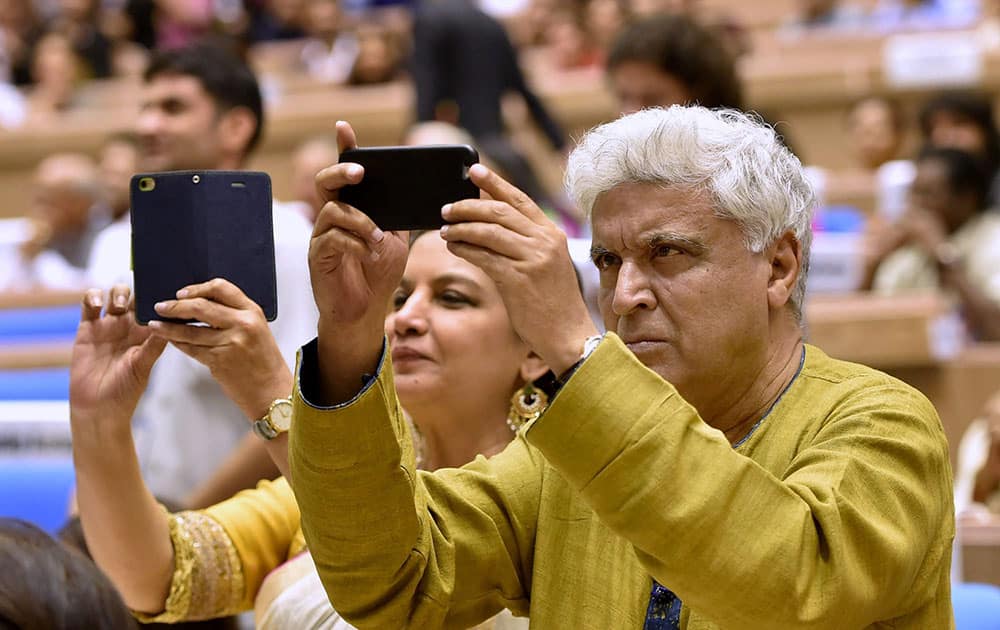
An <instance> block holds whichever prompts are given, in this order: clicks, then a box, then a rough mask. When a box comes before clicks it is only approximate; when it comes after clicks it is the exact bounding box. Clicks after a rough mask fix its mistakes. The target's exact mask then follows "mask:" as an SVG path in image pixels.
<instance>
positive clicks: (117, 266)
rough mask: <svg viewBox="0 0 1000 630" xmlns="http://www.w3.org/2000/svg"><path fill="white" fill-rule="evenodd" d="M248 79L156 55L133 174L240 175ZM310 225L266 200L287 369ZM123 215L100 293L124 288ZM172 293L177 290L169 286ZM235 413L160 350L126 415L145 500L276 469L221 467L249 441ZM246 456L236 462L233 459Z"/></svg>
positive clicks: (297, 327)
mask: <svg viewBox="0 0 1000 630" xmlns="http://www.w3.org/2000/svg"><path fill="white" fill-rule="evenodd" d="M263 116H264V114H263V107H262V104H261V96H260V90H259V87H258V84H257V80H256V78H255V77H254V75H253V72H252V71H251V70H250V69H249V68H248V67H247V66H246V65H245V64H244V63H243V62H242V61H241V60H239V59H238V58H237V57H235V56H234V55H232V54H231V53H229V52H228V51H225V50H223V49H220V48H218V47H216V46H212V45H206V44H199V45H195V46H192V47H188V48H184V49H180V50H174V51H169V52H163V53H159V54H157V55H156V56H155V57H154V58H153V60H152V61H151V63H150V65H149V67H148V68H147V70H146V72H145V75H144V86H143V95H142V101H141V111H140V114H139V116H138V118H137V121H136V129H135V131H136V134H137V136H138V139H139V143H140V158H139V167H140V169H141V170H143V171H170V170H239V169H241V168H243V167H244V165H245V163H246V159H247V157H248V155H249V154H250V152H251V151H252V150H253V148H254V146H255V145H256V143H257V141H258V140H259V138H260V135H261V131H262V129H263V124H264V117H263ZM311 234H312V226H311V225H310V224H309V222H308V221H307V220H305V219H304V218H303V217H302V216H301V215H300V214H299V213H297V212H295V211H294V209H292V208H290V207H288V205H287V204H282V203H279V202H275V203H274V242H275V264H276V271H277V280H278V319H277V320H276V321H275V322H273V323H272V325H271V330H272V332H273V334H274V336H275V338H276V339H277V341H278V345H279V346H280V348H281V350H282V354H283V356H284V358H285V360H286V362H288V363H289V364H291V363H292V362H293V360H294V356H295V351H296V349H297V348H298V347H299V346H300V345H302V344H303V343H304V342H305V341H307V340H308V339H309V338H310V337H311V336H312V335H314V334H315V330H316V319H317V313H316V307H315V304H314V303H313V300H312V292H311V287H310V285H309V275H308V268H307V259H306V251H307V249H308V244H309V239H310V236H311ZM130 251H131V235H130V225H129V219H128V216H125V217H123V218H122V219H121V220H119V221H118V222H116V223H115V224H113V225H111V226H109V227H108V228H107V229H106V230H105V231H104V232H103V233H102V234H101V235H100V236H99V237H98V239H97V242H96V243H95V245H94V251H93V254H92V256H91V260H90V265H89V275H90V280H91V282H92V283H94V285H95V286H99V287H103V288H108V287H110V286H112V285H113V284H116V283H129V284H130V283H131V275H132V274H131V271H130V267H131V264H130ZM177 288H178V289H180V288H181V287H177ZM248 420H253V419H248V418H246V417H245V415H244V414H243V413H242V412H241V411H240V409H239V408H238V407H237V406H236V405H235V404H234V403H233V402H231V401H230V400H229V399H228V398H227V397H226V396H225V394H224V393H223V391H222V388H221V387H220V386H219V385H218V383H217V382H216V381H215V380H214V379H213V378H212V375H211V372H210V371H209V369H208V368H206V367H205V366H204V365H202V364H200V363H198V362H197V361H195V360H194V359H192V358H190V357H188V356H186V355H185V354H183V353H182V352H181V351H180V350H178V349H177V348H175V347H173V346H171V347H168V348H167V350H166V352H165V353H164V354H163V356H162V357H161V358H160V360H159V361H158V362H157V365H156V367H155V369H154V371H153V375H152V377H151V381H150V385H149V388H148V389H147V392H146V394H145V396H144V397H143V400H142V401H141V402H140V405H139V408H138V410H137V413H136V422H137V427H136V429H137V450H138V451H139V457H140V461H141V463H142V468H143V476H144V477H145V479H146V482H147V484H148V485H149V487H150V489H151V490H152V491H153V492H154V494H156V495H158V496H160V497H163V498H167V499H172V500H175V501H180V502H182V503H184V504H189V505H190V504H200V503H204V502H214V501H215V500H219V499H221V498H224V497H228V496H230V495H232V494H233V493H235V492H236V491H238V490H239V489H242V488H244V487H252V486H253V485H254V484H255V483H256V481H257V480H259V479H260V478H262V477H274V476H276V475H277V470H276V469H275V468H274V467H273V464H271V463H270V460H269V459H268V458H267V456H266V455H262V456H261V457H259V458H254V459H255V461H259V463H260V467H258V468H255V469H252V470H249V469H246V468H242V469H238V470H237V469H235V468H234V467H233V466H232V465H228V466H227V465H226V462H227V457H228V456H229V455H230V454H231V453H232V452H233V450H234V449H236V448H237V447H241V448H250V447H251V446H252V445H254V446H255V442H253V439H254V436H253V435H252V434H250V433H249V431H248V429H249V427H250V423H249V422H248ZM241 461H245V460H241Z"/></svg>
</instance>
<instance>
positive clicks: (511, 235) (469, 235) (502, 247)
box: [441, 222, 532, 264]
mask: <svg viewBox="0 0 1000 630" xmlns="http://www.w3.org/2000/svg"><path fill="white" fill-rule="evenodd" d="M441 238H443V239H444V240H445V241H447V242H448V243H449V245H450V244H451V243H465V244H467V245H471V246H474V247H475V248H477V249H479V250H484V251H487V252H493V253H494V254H496V255H500V256H503V257H505V258H509V259H512V260H524V259H525V258H527V257H528V256H529V255H530V254H531V253H532V251H531V249H532V242H531V239H529V238H527V237H525V236H523V235H521V234H518V233H516V232H513V231H511V230H508V229H506V228H504V227H502V226H500V225H497V224H496V223H482V222H468V223H454V224H452V225H446V226H444V227H443V228H441ZM469 262H472V263H473V264H476V263H475V262H474V261H472V260H469Z"/></svg>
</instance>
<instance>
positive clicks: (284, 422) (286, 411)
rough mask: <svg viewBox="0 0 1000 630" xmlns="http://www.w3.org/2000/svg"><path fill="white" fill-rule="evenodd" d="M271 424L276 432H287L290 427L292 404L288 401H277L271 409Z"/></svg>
mask: <svg viewBox="0 0 1000 630" xmlns="http://www.w3.org/2000/svg"><path fill="white" fill-rule="evenodd" d="M271 424H272V425H274V428H275V429H277V430H278V431H287V430H288V429H289V428H290V427H291V426H292V403H291V401H289V400H279V401H276V402H275V403H274V407H273V408H272V409H271Z"/></svg>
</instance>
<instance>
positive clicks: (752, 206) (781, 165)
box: [566, 105, 815, 317]
mask: <svg viewBox="0 0 1000 630" xmlns="http://www.w3.org/2000/svg"><path fill="white" fill-rule="evenodd" d="M626 183H652V184H659V185H663V186H678V187H682V188H690V189H695V190H704V191H707V192H708V193H709V194H710V195H711V198H712V199H713V201H714V206H715V212H716V216H719V217H721V218H724V219H731V220H733V221H735V222H736V223H737V224H738V225H739V226H740V229H741V230H742V232H743V235H744V237H745V242H746V246H747V248H748V249H749V250H750V251H752V252H755V253H760V252H762V251H764V249H765V248H767V247H768V246H769V245H771V244H773V243H774V242H775V241H776V240H777V239H778V238H780V237H781V235H782V234H784V233H786V232H789V231H791V232H793V233H794V234H795V237H796V238H797V239H798V241H799V244H800V245H801V247H802V268H801V269H800V270H799V278H798V283H797V284H796V286H795V289H794V291H793V292H792V296H791V304H792V307H793V309H794V311H795V314H796V316H799V317H801V311H802V300H803V298H804V297H805V287H806V275H807V272H808V269H809V262H808V261H809V245H810V243H811V241H812V210H813V206H814V205H815V196H814V194H813V190H812V186H811V185H810V184H809V182H808V180H807V179H806V177H805V175H804V173H803V172H802V164H801V163H800V162H799V160H798V158H796V157H795V156H794V155H792V153H791V151H789V150H788V149H787V148H785V146H784V145H783V144H782V143H781V141H780V140H779V139H778V136H777V134H776V133H775V132H774V129H772V128H771V127H770V126H768V125H766V124H765V123H764V122H763V121H761V120H760V118H759V117H757V116H753V115H747V114H744V113H742V112H739V111H735V110H709V109H705V108H704V107H684V106H680V105H674V106H672V107H669V108H651V109H644V110H642V111H639V112H636V113H634V114H629V115H628V116H623V117H621V118H619V119H618V120H616V121H614V122H610V123H606V124H604V125H600V126H598V127H595V128H594V129H591V130H590V131H589V132H587V133H586V135H584V137H583V138H582V139H581V140H580V142H579V144H578V145H577V147H576V149H574V151H573V153H572V154H571V155H570V157H569V163H568V166H567V168H566V190H567V192H568V193H569V195H570V197H571V198H572V199H573V201H574V202H575V203H576V205H577V207H578V208H580V210H582V211H584V212H586V213H587V216H590V213H591V211H592V210H593V207H594V203H595V202H596V201H597V197H598V196H599V195H600V194H601V193H604V192H607V191H609V190H611V189H612V188H614V187H615V186H618V185H619V184H626Z"/></svg>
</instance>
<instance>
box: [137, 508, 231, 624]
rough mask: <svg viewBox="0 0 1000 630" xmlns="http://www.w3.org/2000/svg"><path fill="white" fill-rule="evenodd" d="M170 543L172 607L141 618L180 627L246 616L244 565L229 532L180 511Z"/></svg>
mask: <svg viewBox="0 0 1000 630" xmlns="http://www.w3.org/2000/svg"><path fill="white" fill-rule="evenodd" d="M170 539H171V541H172V542H173V545H174V575H173V578H172V579H171V582H170V593H169V594H168V595H167V605H166V609H165V610H164V611H163V612H162V613H160V614H158V615H155V616H153V615H143V614H136V615H135V616H136V617H137V618H138V619H139V620H140V621H142V622H145V623H149V622H154V621H155V622H160V623H174V622H177V621H196V620H201V619H212V618H215V617H226V616H229V615H233V614H236V613H238V612H241V607H240V604H241V603H242V601H243V591H244V588H245V587H244V577H243V567H242V564H241V563H240V558H239V554H238V553H237V552H236V547H235V546H234V545H233V542H232V540H231V539H230V538H229V535H228V534H226V530H225V529H223V528H222V526H221V525H220V524H219V523H218V522H217V521H215V520H214V519H212V518H211V517H209V516H207V515H205V514H203V513H201V512H180V513H178V514H172V515H170Z"/></svg>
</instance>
